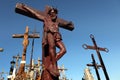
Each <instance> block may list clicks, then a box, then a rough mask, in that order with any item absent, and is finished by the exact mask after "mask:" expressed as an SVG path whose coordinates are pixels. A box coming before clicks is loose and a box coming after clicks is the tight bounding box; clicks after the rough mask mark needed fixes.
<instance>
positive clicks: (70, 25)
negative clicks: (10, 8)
mask: <svg viewBox="0 0 120 80" xmlns="http://www.w3.org/2000/svg"><path fill="white" fill-rule="evenodd" d="M23 5H24V4H21V3H17V4H16V8H15V12H16V13H19V14H22V15H25V16H28V17H31V18H34V19H37V20H40V21H43V20H41V19H39V18H38V17H36V16H35V15H33V14H31V13H29V12H28V11H27V10H26V9H24V8H23V7H22V6H23ZM27 7H29V8H31V9H32V10H34V11H35V12H36V13H38V14H41V15H42V16H46V13H47V12H48V10H49V9H50V6H46V7H45V8H46V9H45V11H40V10H37V9H34V8H32V7H30V6H27ZM57 21H58V22H59V25H58V26H60V27H62V28H64V29H67V30H71V31H72V30H73V29H74V25H73V23H72V22H71V21H66V20H64V19H62V18H57Z"/></svg>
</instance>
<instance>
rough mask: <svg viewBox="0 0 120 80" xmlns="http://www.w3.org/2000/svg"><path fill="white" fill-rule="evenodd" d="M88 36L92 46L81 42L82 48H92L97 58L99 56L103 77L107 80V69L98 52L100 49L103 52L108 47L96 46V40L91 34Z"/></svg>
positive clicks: (106, 50)
mask: <svg viewBox="0 0 120 80" xmlns="http://www.w3.org/2000/svg"><path fill="white" fill-rule="evenodd" d="M90 38H91V39H92V42H93V44H94V46H89V45H87V44H83V45H82V46H83V48H84V49H92V50H96V53H97V55H98V58H99V61H100V65H101V67H102V69H103V72H104V74H105V77H106V80H109V76H108V73H107V70H106V67H105V65H104V62H103V59H102V56H101V54H100V51H105V52H108V49H107V48H101V47H98V46H97V44H96V41H95V39H94V36H93V35H92V34H91V35H90Z"/></svg>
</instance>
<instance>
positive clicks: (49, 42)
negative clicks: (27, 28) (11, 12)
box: [15, 3, 74, 80]
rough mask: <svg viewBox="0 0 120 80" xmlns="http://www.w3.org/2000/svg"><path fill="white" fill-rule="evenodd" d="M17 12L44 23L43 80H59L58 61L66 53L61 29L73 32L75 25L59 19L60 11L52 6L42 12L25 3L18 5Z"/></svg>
mask: <svg viewBox="0 0 120 80" xmlns="http://www.w3.org/2000/svg"><path fill="white" fill-rule="evenodd" d="M15 11H16V12H17V13H19V14H22V15H25V16H28V17H31V18H34V19H37V20H39V21H42V22H43V23H44V26H43V38H42V64H43V65H44V70H43V72H42V80H45V79H46V80H58V76H59V75H60V74H59V71H58V69H57V61H58V60H59V59H60V58H61V57H62V56H63V55H64V54H65V53H66V48H65V46H64V44H63V42H62V37H61V34H60V33H59V27H62V28H64V29H67V30H70V31H72V30H73V29H74V26H73V23H72V22H71V21H66V20H64V19H61V18H59V17H58V16H57V14H58V10H57V9H56V8H53V7H50V6H46V9H45V11H40V10H36V9H34V8H32V7H30V6H27V5H25V4H23V3H22V4H21V3H17V5H16V8H15ZM56 47H57V48H59V49H60V50H59V52H56ZM56 53H57V54H56Z"/></svg>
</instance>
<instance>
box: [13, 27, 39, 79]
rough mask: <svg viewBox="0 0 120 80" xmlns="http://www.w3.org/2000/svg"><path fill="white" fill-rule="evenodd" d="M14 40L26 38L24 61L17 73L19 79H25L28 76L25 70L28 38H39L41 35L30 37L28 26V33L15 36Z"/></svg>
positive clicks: (24, 41) (24, 42)
mask: <svg viewBox="0 0 120 80" xmlns="http://www.w3.org/2000/svg"><path fill="white" fill-rule="evenodd" d="M13 38H24V40H23V53H22V61H21V64H20V68H19V70H18V73H17V77H19V76H21V75H22V77H25V76H26V75H25V72H24V69H25V63H26V50H27V46H28V45H29V40H28V38H39V35H38V34H31V35H29V28H28V26H26V31H25V33H24V34H14V35H13Z"/></svg>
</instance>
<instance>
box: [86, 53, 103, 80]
mask: <svg viewBox="0 0 120 80" xmlns="http://www.w3.org/2000/svg"><path fill="white" fill-rule="evenodd" d="M91 57H92V64H87V66H91V67H94V68H95V72H96V75H97V78H98V80H101V79H100V75H99V72H98V68H99V67H101V65H98V64H97V63H96V61H95V58H94V55H93V54H91Z"/></svg>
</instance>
